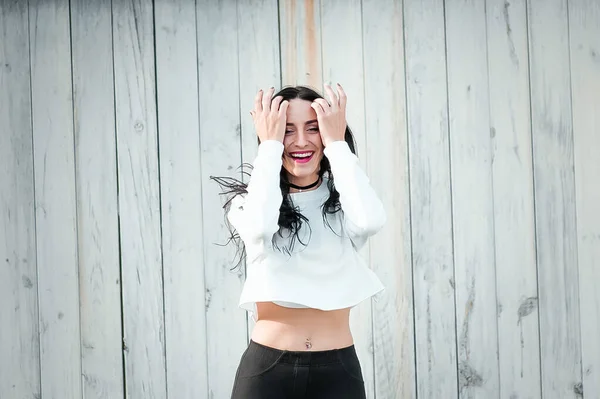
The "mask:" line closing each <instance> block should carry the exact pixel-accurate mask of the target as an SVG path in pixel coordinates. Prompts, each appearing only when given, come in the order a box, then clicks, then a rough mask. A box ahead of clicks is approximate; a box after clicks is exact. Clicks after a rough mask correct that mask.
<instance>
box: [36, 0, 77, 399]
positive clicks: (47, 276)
mask: <svg viewBox="0 0 600 399" xmlns="http://www.w3.org/2000/svg"><path fill="white" fill-rule="evenodd" d="M29 16H30V20H29V28H30V40H31V43H30V45H31V91H32V95H31V97H32V120H33V150H34V165H35V204H36V205H35V206H36V213H35V217H36V236H37V266H38V294H39V313H40V316H39V317H40V352H41V353H40V358H41V387H42V389H41V394H42V397H51V398H80V397H81V395H82V386H81V349H80V320H79V287H78V267H77V210H76V189H75V160H74V138H73V100H72V78H71V46H70V36H69V28H70V20H69V2H68V1H67V0H55V1H52V2H43V1H30V2H29Z"/></svg>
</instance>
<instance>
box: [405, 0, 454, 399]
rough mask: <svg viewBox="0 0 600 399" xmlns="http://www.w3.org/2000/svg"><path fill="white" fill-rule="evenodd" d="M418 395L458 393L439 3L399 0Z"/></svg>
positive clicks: (448, 159)
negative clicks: (402, 27)
mask: <svg viewBox="0 0 600 399" xmlns="http://www.w3.org/2000/svg"><path fill="white" fill-rule="evenodd" d="M404 20H405V41H406V86H407V99H408V122H409V124H408V126H409V142H410V202H411V221H412V251H413V252H412V255H413V267H414V277H413V281H414V291H415V292H414V312H415V346H416V347H415V352H416V368H417V377H418V380H417V392H418V397H419V398H432V399H433V398H441V397H444V398H456V397H457V392H458V389H457V382H458V375H457V367H456V365H457V360H456V359H457V357H456V356H457V355H456V342H457V341H456V314H455V308H454V286H455V283H454V263H453V262H454V260H453V250H452V195H451V187H450V150H449V137H448V101H447V98H448V97H447V95H448V93H447V86H446V47H445V46H446V43H445V32H444V7H443V0H440V1H437V2H435V4H433V3H431V2H421V1H414V0H409V1H405V2H404Z"/></svg>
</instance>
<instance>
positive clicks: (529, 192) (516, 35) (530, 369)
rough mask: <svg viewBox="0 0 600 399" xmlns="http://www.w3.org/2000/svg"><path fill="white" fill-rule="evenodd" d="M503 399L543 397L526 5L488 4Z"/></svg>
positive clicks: (494, 1) (490, 0)
mask: <svg viewBox="0 0 600 399" xmlns="http://www.w3.org/2000/svg"><path fill="white" fill-rule="evenodd" d="M486 11H487V15H486V17H487V18H486V20H487V47H488V70H489V79H488V81H489V93H490V95H489V99H490V137H491V143H492V173H493V195H494V197H493V201H494V234H495V238H496V240H495V241H496V242H495V252H496V298H497V299H496V300H497V305H498V309H497V313H498V361H499V378H500V391H499V394H500V397H501V398H504V397H511V395H513V396H516V397H525V398H539V397H540V384H539V381H540V350H539V331H538V311H537V306H538V295H537V280H536V253H535V224H534V198H533V169H532V168H533V166H532V157H531V118H530V110H529V98H530V96H529V60H528V49H527V13H526V2H525V1H512V2H510V3H506V2H505V1H500V0H488V1H487V3H486Z"/></svg>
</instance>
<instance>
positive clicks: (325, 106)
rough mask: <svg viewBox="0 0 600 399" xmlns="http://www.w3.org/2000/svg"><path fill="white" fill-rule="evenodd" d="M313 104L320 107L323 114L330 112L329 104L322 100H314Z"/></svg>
mask: <svg viewBox="0 0 600 399" xmlns="http://www.w3.org/2000/svg"><path fill="white" fill-rule="evenodd" d="M315 102H316V103H317V104H319V105H320V106H321V107H322V111H323V113H325V114H326V113H328V112H329V111H331V107H330V106H329V103H328V102H327V100H325V99H324V98H317V99H315Z"/></svg>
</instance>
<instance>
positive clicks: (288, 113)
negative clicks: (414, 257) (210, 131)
mask: <svg viewBox="0 0 600 399" xmlns="http://www.w3.org/2000/svg"><path fill="white" fill-rule="evenodd" d="M325 90H326V92H327V95H328V97H329V102H328V101H326V100H325V99H324V98H323V97H321V96H320V95H319V94H318V93H316V92H315V91H313V90H312V89H309V88H307V87H288V88H284V89H283V90H281V91H280V92H279V93H277V94H276V95H274V89H273V88H271V89H269V90H268V91H267V92H263V91H262V90H261V91H259V92H258V94H257V95H256V98H255V102H254V110H253V111H251V115H252V118H253V119H254V124H255V128H256V132H257V134H258V139H259V143H260V144H259V148H258V155H257V157H256V159H255V161H254V164H253V169H252V173H251V177H250V180H249V182H248V184H247V185H244V184H242V183H240V182H237V181H235V180H231V179H230V180H224V179H217V180H218V181H219V182H220V183H221V184H222V185H223V186H224V187H227V188H228V189H229V190H228V193H233V194H235V195H234V196H233V198H232V199H231V200H230V201H229V202H228V203H227V204H226V206H225V208H226V210H227V219H228V221H229V223H230V225H229V226H230V228H231V231H232V238H233V239H234V240H236V239H237V240H238V244H239V245H240V246H241V249H242V250H243V251H244V253H245V258H246V282H245V284H244V288H243V291H242V294H241V298H240V307H242V308H244V309H246V310H248V311H250V312H252V314H253V318H254V320H256V325H255V328H254V330H253V331H252V336H251V341H250V344H249V345H248V348H247V349H246V351H245V352H244V354H243V355H242V358H241V361H240V364H239V367H238V370H237V374H236V377H235V382H234V386H233V392H232V398H233V399H241V398H243V399H259V398H260V399H270V398H273V399H284V398H311V399H321V398H322V399H325V398H327V399H335V398H344V399H354V398H365V397H366V395H365V389H364V382H363V376H362V372H361V367H360V364H359V360H358V357H357V356H356V351H355V348H354V344H353V339H352V334H351V332H350V326H349V315H350V309H351V308H352V307H353V306H355V305H357V304H358V303H360V302H362V301H363V300H365V299H367V298H370V297H371V296H373V295H375V294H376V293H378V292H380V291H381V290H383V285H382V284H381V282H380V280H379V279H378V278H377V276H376V275H375V274H374V273H373V272H372V271H371V270H370V269H369V268H368V267H367V265H366V264H365V262H364V261H363V260H362V259H361V258H360V256H359V254H358V250H359V249H360V248H361V247H362V246H363V245H364V244H365V242H366V240H367V238H368V237H369V236H371V235H373V234H375V233H376V232H377V231H378V230H379V229H380V228H381V227H382V225H383V224H384V223H385V218H386V216H385V212H384V208H383V205H382V203H381V201H380V200H379V199H378V197H377V195H376V194H375V192H374V191H373V189H372V188H371V186H370V184H369V180H368V178H367V176H366V175H365V173H364V172H363V171H362V170H361V168H360V167H359V165H358V159H357V157H356V155H355V149H354V139H353V136H352V133H351V131H350V129H349V128H348V127H347V125H346V94H345V93H344V90H343V89H342V87H341V86H339V85H338V86H337V93H336V92H335V91H334V90H333V89H332V88H331V87H330V86H325ZM338 93H339V94H338ZM239 240H241V241H239Z"/></svg>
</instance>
